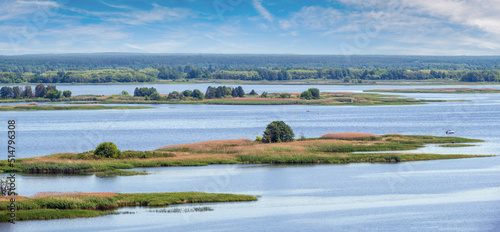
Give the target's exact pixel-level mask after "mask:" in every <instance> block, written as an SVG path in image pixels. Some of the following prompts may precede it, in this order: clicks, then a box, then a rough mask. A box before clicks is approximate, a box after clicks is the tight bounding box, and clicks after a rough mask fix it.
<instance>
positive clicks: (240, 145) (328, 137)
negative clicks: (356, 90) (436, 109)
mask: <svg viewBox="0 0 500 232" xmlns="http://www.w3.org/2000/svg"><path fill="white" fill-rule="evenodd" d="M471 142H482V140H477V139H467V138H460V137H437V136H421V135H396V134H390V135H382V136H380V135H373V134H366V133H330V134H325V135H323V136H322V137H320V138H307V139H299V140H295V141H292V142H284V143H262V142H259V141H251V140H249V139H234V140H220V141H208V142H200V143H192V144H181V145H171V146H166V147H162V148H160V149H158V150H156V151H123V152H121V154H120V156H119V157H117V158H102V157H98V156H96V155H95V154H94V151H89V152H83V153H78V154H77V153H60V154H53V155H48V156H42V157H36V158H25V159H18V160H16V164H15V165H14V167H10V166H9V165H8V162H7V161H6V160H2V161H0V171H3V172H20V173H33V174H56V173H66V174H95V175H97V176H114V175H138V174H147V173H145V172H140V171H128V170H124V169H131V168H136V167H166V166H202V165H209V164H255V163H267V164H316V163H326V164H346V163H357V162H370V163H394V162H404V161H419V160H436V159H456V158H472V157H488V155H459V154H457V155H440V154H417V153H408V152H403V151H404V150H412V149H416V148H418V147H422V146H424V145H425V144H430V143H436V144H450V145H451V144H460V143H471ZM450 149H456V148H450ZM372 151H373V152H379V151H402V152H400V153H370V152H372ZM355 152H363V153H355Z"/></svg>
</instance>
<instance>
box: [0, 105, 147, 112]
mask: <svg viewBox="0 0 500 232" xmlns="http://www.w3.org/2000/svg"><path fill="white" fill-rule="evenodd" d="M148 108H153V107H145V106H103V105H68V106H54V105H14V106H8V105H7V106H0V111H34V110H109V109H112V110H124V109H148Z"/></svg>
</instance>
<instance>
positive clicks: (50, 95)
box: [45, 90, 62, 101]
mask: <svg viewBox="0 0 500 232" xmlns="http://www.w3.org/2000/svg"><path fill="white" fill-rule="evenodd" d="M61 93H62V92H61V91H57V90H49V91H47V94H45V96H46V97H47V98H48V99H50V100H51V101H53V100H55V99H59V98H61Z"/></svg>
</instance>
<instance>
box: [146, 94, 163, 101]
mask: <svg viewBox="0 0 500 232" xmlns="http://www.w3.org/2000/svg"><path fill="white" fill-rule="evenodd" d="M160 98H161V95H160V94H159V93H158V92H154V93H152V94H151V95H150V96H149V99H150V100H154V101H158V100H160Z"/></svg>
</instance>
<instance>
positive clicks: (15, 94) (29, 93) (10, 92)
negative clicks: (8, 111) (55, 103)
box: [0, 84, 71, 100]
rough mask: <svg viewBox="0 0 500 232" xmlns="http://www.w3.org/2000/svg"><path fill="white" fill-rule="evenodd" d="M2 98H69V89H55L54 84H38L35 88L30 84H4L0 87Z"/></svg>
mask: <svg viewBox="0 0 500 232" xmlns="http://www.w3.org/2000/svg"><path fill="white" fill-rule="evenodd" d="M0 96H1V97H2V99H32V98H48V99H50V100H55V99H59V98H61V97H65V98H70V97H71V91H69V90H65V91H61V90H57V87H56V86H55V85H47V86H45V85H43V84H39V85H37V86H36V87H35V90H34V91H33V89H32V88H31V86H30V85H26V86H24V87H22V86H14V87H9V86H4V87H2V88H1V89H0Z"/></svg>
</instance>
